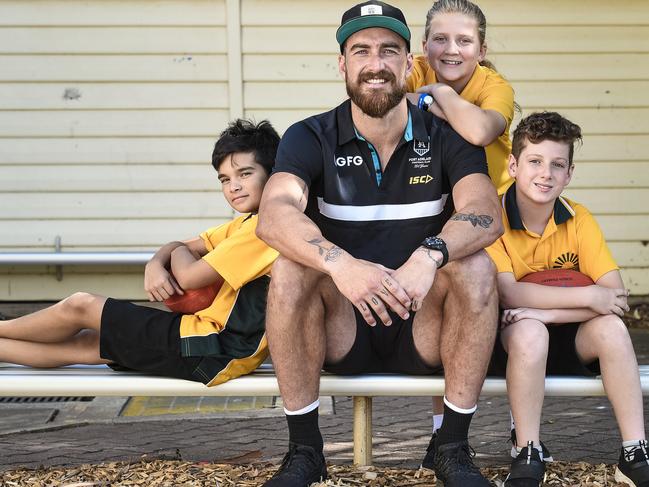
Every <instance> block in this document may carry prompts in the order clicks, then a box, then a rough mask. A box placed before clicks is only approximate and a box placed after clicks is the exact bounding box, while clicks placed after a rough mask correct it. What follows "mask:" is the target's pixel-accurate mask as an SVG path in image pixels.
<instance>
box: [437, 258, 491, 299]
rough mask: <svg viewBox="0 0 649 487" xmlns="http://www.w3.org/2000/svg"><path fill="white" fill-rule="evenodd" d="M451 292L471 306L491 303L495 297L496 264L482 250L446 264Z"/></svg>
mask: <svg viewBox="0 0 649 487" xmlns="http://www.w3.org/2000/svg"><path fill="white" fill-rule="evenodd" d="M447 273H448V277H449V281H450V283H451V289H452V292H453V293H459V294H460V295H462V299H463V301H464V302H465V303H466V304H467V305H469V306H471V305H477V306H485V305H487V304H493V302H494V299H495V297H496V266H495V265H494V263H493V261H492V260H491V257H489V255H488V254H487V253H486V252H485V251H484V250H481V251H478V252H476V253H474V254H471V255H469V256H467V257H464V258H462V259H458V260H455V261H453V262H451V263H450V264H449V265H448V266H447Z"/></svg>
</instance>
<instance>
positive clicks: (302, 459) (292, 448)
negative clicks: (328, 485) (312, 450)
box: [274, 444, 315, 477]
mask: <svg viewBox="0 0 649 487" xmlns="http://www.w3.org/2000/svg"><path fill="white" fill-rule="evenodd" d="M306 453H307V452H306V451H305V452H300V451H298V447H297V445H295V444H290V445H289V447H288V452H287V453H286V455H284V458H283V459H282V464H281V465H280V466H279V469H277V472H276V473H275V475H274V477H277V476H279V475H281V474H284V475H287V474H291V473H292V472H290V471H289V469H290V468H291V467H293V469H294V470H295V471H296V472H295V474H298V472H299V473H307V472H308V471H309V469H310V468H311V467H312V466H313V464H314V463H315V462H314V459H312V458H311V456H310V455H308V454H306Z"/></svg>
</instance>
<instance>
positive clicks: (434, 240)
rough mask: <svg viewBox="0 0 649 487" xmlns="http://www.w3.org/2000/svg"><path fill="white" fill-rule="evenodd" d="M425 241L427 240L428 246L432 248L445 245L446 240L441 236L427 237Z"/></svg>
mask: <svg viewBox="0 0 649 487" xmlns="http://www.w3.org/2000/svg"><path fill="white" fill-rule="evenodd" d="M424 242H426V246H427V247H430V248H434V247H440V246H442V245H444V240H442V239H441V238H439V237H426V240H424Z"/></svg>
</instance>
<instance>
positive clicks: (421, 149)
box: [412, 140, 430, 157]
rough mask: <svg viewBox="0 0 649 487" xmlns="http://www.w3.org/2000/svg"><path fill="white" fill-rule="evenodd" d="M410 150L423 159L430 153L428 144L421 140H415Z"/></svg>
mask: <svg viewBox="0 0 649 487" xmlns="http://www.w3.org/2000/svg"><path fill="white" fill-rule="evenodd" d="M412 150H414V151H415V153H416V154H417V155H419V157H423V156H425V155H426V154H428V152H429V151H430V142H429V141H423V140H415V141H414V143H413V148H412Z"/></svg>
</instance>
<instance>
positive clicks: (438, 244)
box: [421, 237, 448, 269]
mask: <svg viewBox="0 0 649 487" xmlns="http://www.w3.org/2000/svg"><path fill="white" fill-rule="evenodd" d="M421 246H422V247H425V248H427V249H430V250H437V251H439V252H441V253H442V262H440V263H439V264H437V268H438V269H439V268H440V267H444V266H445V265H446V263H447V262H448V249H447V248H446V242H444V240H442V239H441V238H439V237H426V238H425V239H424V241H423V242H422V243H421Z"/></svg>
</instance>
